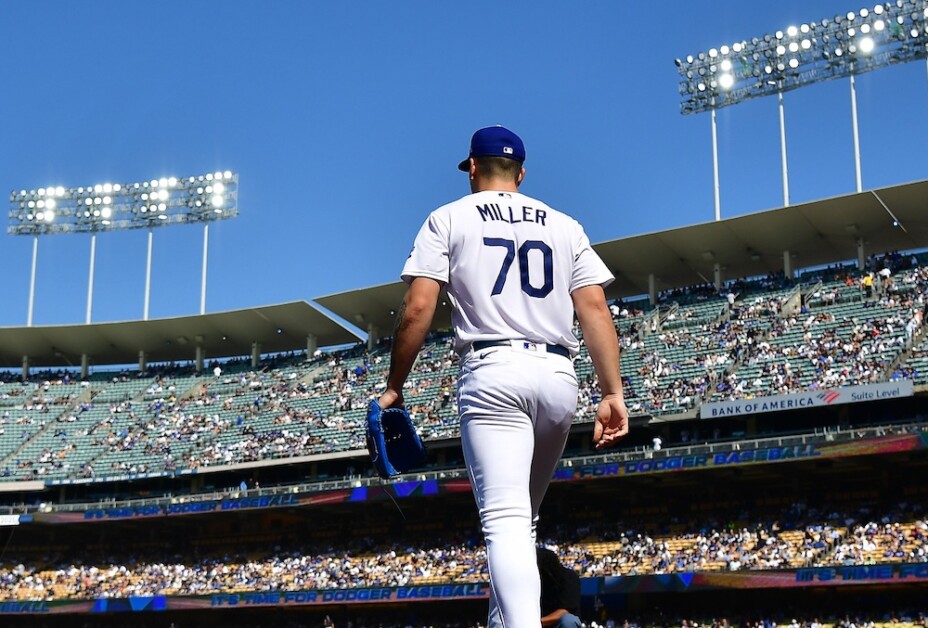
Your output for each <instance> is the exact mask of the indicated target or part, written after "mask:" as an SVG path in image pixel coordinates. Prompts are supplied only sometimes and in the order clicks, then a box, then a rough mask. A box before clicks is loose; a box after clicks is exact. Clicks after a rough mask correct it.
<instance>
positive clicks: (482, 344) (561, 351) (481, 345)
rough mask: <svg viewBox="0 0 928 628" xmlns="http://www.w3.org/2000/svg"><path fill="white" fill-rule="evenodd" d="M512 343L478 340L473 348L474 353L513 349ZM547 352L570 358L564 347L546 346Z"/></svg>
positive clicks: (510, 341) (508, 341)
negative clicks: (491, 348)
mask: <svg viewBox="0 0 928 628" xmlns="http://www.w3.org/2000/svg"><path fill="white" fill-rule="evenodd" d="M515 342H521V341H515ZM512 343H513V341H512V340H478V341H476V342H475V343H473V344H472V345H471V346H472V347H473V349H474V351H480V350H481V349H489V348H490V347H511V346H512ZM526 343H528V344H533V345H535V344H541V343H540V342H531V343H529V342H528V341H526ZM545 351H547V352H548V353H554V354H557V355H562V356H564V357H565V358H570V351H569V350H568V349H567V347H562V346H561V345H545Z"/></svg>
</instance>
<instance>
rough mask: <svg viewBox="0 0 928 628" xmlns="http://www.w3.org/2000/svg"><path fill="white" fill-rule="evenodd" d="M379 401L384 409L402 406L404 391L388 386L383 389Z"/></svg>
mask: <svg viewBox="0 0 928 628" xmlns="http://www.w3.org/2000/svg"><path fill="white" fill-rule="evenodd" d="M377 403H379V404H380V407H381V408H383V409H384V410H386V409H387V408H402V407H403V391H401V390H393V389H392V388H387V389H386V390H385V391H383V394H382V395H380V399H378V400H377Z"/></svg>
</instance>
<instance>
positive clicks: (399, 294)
mask: <svg viewBox="0 0 928 628" xmlns="http://www.w3.org/2000/svg"><path fill="white" fill-rule="evenodd" d="M858 241H862V242H863V249H864V252H865V254H866V255H870V254H873V253H885V252H887V251H904V250H912V249H920V248H928V181H919V182H915V183H907V184H903V185H897V186H893V187H888V188H882V189H876V190H872V191H866V192H860V193H855V194H849V195H846V196H838V197H834V198H830V199H825V200H820V201H813V202H810V203H802V204H799V205H792V206H789V207H784V208H781V209H772V210H768V211H762V212H757V213H754V214H749V215H746V216H739V217H735V218H727V219H725V220H719V221H713V222H706V223H701V224H696V225H692V226H689V227H680V228H678V229H670V230H667V231H661V232H657V233H649V234H644V235H639V236H633V237H629V238H621V239H618V240H611V241H609V242H601V243H599V244H596V245H594V247H593V248H594V249H596V251H597V252H598V253H599V255H600V256H601V257H602V258H603V260H604V261H605V262H606V264H607V265H608V266H609V268H610V269H611V270H612V272H613V273H615V275H616V281H615V282H614V283H613V284H612V285H611V286H610V287H609V290H608V296H609V298H616V297H623V298H624V297H632V296H638V295H644V294H648V292H649V281H650V276H651V275H653V276H654V285H655V288H656V290H658V291H660V290H666V289H670V288H680V287H684V286H692V285H695V284H701V283H707V282H712V281H713V280H714V274H715V265H716V264H718V265H719V267H720V270H721V274H722V278H723V280H727V279H736V278H740V277H757V276H762V275H766V274H768V273H770V272H773V271H779V270H783V268H784V253H785V252H788V254H789V257H790V261H791V267H792V268H793V269H797V268H810V267H815V266H821V265H826V264H834V263H836V262H840V261H846V260H853V259H857V243H858ZM405 291H406V286H405V284H403V282H400V281H397V282H395V283H391V284H385V285H380V286H374V287H371V288H363V289H359V290H352V291H350V292H343V293H341V294H333V295H329V296H325V297H320V298H318V299H316V302H317V303H319V304H320V305H322V306H323V307H325V308H327V309H328V310H330V311H331V312H333V313H335V314H336V315H338V316H340V317H342V318H344V319H345V320H347V321H349V322H351V323H352V324H355V325H357V326H358V327H360V328H362V329H364V330H365V331H367V330H368V329H370V326H373V327H374V329H376V330H377V335H379V336H384V335H389V334H390V333H391V332H392V328H393V320H394V311H395V310H396V309H397V308H398V307H399V304H400V303H401V302H402V300H403V295H404V294H405ZM442 301H443V305H442V307H440V308H439V311H438V312H437V313H436V315H435V319H434V321H433V324H432V328H433V329H447V328H449V327H450V324H451V312H450V308H449V307H448V306H447V304H446V303H445V301H446V300H445V299H444V298H443V299H442Z"/></svg>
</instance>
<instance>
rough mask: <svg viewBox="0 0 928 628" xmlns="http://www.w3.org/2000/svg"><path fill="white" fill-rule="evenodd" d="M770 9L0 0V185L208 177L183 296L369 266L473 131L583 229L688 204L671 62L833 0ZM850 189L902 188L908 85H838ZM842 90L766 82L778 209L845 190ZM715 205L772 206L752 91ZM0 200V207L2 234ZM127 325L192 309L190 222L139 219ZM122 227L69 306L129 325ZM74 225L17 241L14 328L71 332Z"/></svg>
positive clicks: (763, 5) (5, 250) (337, 281)
mask: <svg viewBox="0 0 928 628" xmlns="http://www.w3.org/2000/svg"><path fill="white" fill-rule="evenodd" d="M861 6H864V5H862V4H860V3H859V0H849V1H848V0H814V1H813V0H801V1H800V0H781V1H779V2H744V0H714V1H712V2H686V3H684V2H678V1H676V0H667V1H666V2H663V3H632V2H619V1H618V0H615V1H605V0H600V1H587V2H565V1H561V2H551V1H532V2H515V1H510V2H484V1H480V0H477V1H472V2H466V3H450V2H434V1H425V0H422V1H415V2H402V1H397V2H374V1H369V2H358V1H345V2H310V1H305V2H297V1H290V2H258V1H254V2H242V1H236V0H225V1H222V2H213V1H199V0H198V1H196V2H193V1H190V0H186V1H183V2H176V1H160V0H159V1H158V2H155V1H150V2H117V1H112V2H102V1H88V2H70V1H68V2H65V1H58V2H42V1H35V2H16V3H14V2H7V3H4V4H3V6H2V8H0V21H2V24H3V25H4V34H3V37H2V38H0V76H2V81H0V84H2V92H3V98H2V100H0V112H2V115H0V124H2V125H3V129H2V135H0V137H2V141H0V189H2V190H3V191H4V193H6V192H8V191H9V190H11V189H14V188H15V189H20V188H37V187H41V186H47V185H63V186H65V187H69V186H78V185H86V184H88V183H91V184H92V183H103V182H107V181H110V182H132V181H141V180H145V179H151V178H158V177H164V176H172V175H173V176H188V175H191V174H201V173H205V172H210V171H215V170H226V169H231V170H234V171H236V172H238V173H239V175H240V194H239V211H240V215H239V217H238V218H236V219H234V220H231V221H227V222H225V223H221V224H218V225H216V226H215V227H214V228H213V229H211V231H210V249H209V261H210V267H209V289H208V296H207V311H220V310H227V309H235V308H242V307H249V306H256V305H266V304H271V303H279V302H284V301H291V300H299V299H304V300H312V299H313V298H314V297H318V296H322V295H327V294H332V293H337V292H343V291H347V290H352V289H356V288H362V287H366V286H370V285H375V284H381V283H386V282H391V281H395V280H396V279H397V278H398V274H399V271H400V268H401V266H402V263H403V260H404V259H405V257H406V254H407V253H408V250H409V247H410V245H411V243H412V240H413V237H414V236H415V233H416V231H417V229H418V228H419V225H420V224H421V222H422V220H423V219H424V217H425V216H426V214H427V213H428V212H429V211H430V210H431V209H433V208H434V207H436V206H438V205H440V204H443V203H445V202H447V201H449V200H451V199H453V198H457V197H459V196H461V195H463V194H465V193H466V192H467V181H466V178H465V177H464V175H462V174H461V173H459V172H458V171H457V170H456V169H455V164H456V163H457V162H458V161H459V160H460V159H462V158H463V157H465V156H466V153H467V147H468V142H469V139H470V135H471V133H472V132H473V131H474V129H476V128H478V127H481V126H487V125H491V124H503V125H505V126H508V127H510V128H511V129H513V130H515V131H516V132H517V133H519V134H520V135H521V136H522V137H523V139H524V140H525V144H526V149H527V154H528V158H527V161H526V169H527V171H528V175H527V178H526V181H525V184H524V186H523V191H524V192H526V193H527V194H530V195H533V196H538V197H540V198H542V199H544V200H546V201H547V202H548V203H549V204H551V205H553V206H555V207H557V208H559V209H562V210H564V211H566V212H568V213H570V214H572V215H574V216H575V217H576V218H578V219H579V220H580V221H581V222H582V223H583V224H584V225H585V227H586V229H587V232H588V234H589V236H590V238H591V240H592V241H593V242H601V241H604V240H612V239H615V238H621V237H625V236H630V235H636V234H640V233H645V232H651V231H657V230H662V229H666V228H671V227H678V226H682V225H688V224H693V223H696V222H702V221H706V220H711V219H712V217H713V194H712V168H711V143H710V137H711V136H710V121H709V117H708V114H702V115H696V116H682V115H680V113H679V96H678V92H677V84H678V75H677V71H676V67H675V65H674V63H673V60H674V58H675V57H683V56H685V55H687V54H690V53H693V54H695V53H697V52H699V51H701V50H707V49H708V48H711V47H714V46H719V45H721V44H726V43H728V44H730V43H732V42H734V41H736V40H742V39H750V38H751V37H753V36H761V35H763V34H765V33H772V32H774V31H776V30H778V29H783V30H785V28H786V27H787V26H789V25H791V24H799V23H802V22H809V21H813V20H815V21H818V20H821V19H822V18H832V17H833V16H834V15H836V14H839V13H841V14H843V13H846V12H847V11H849V10H854V11H857V10H858V9H859V8H860V7H861ZM857 88H858V103H859V116H860V135H861V149H862V156H863V159H862V161H863V183H864V188H865V189H866V188H875V187H882V186H886V185H893V184H897V183H903V182H908V181H914V180H921V179H925V178H928V151H926V150H925V146H926V145H928V115H926V113H928V75H926V67H925V64H924V62H915V63H911V64H907V65H904V66H898V67H893V68H889V69H885V70H880V71H878V72H873V73H870V74H867V75H864V76H861V77H860V78H859V79H858V82H857ZM850 120H851V113H850V101H849V87H848V82H847V81H846V80H839V81H832V82H830V83H825V84H821V85H815V86H812V87H809V88H806V89H802V90H798V91H795V92H791V93H789V94H787V95H786V127H787V139H788V150H789V155H790V162H789V163H790V171H791V176H790V188H791V197H792V201H793V202H794V203H797V202H803V201H808V200H814V199H819V198H825V197H830V196H835V195H840V194H845V193H850V192H853V191H854V167H853V157H852V155H853V153H852V135H851V121H850ZM718 121H719V141H720V160H721V187H722V216H723V217H730V216H735V215H741V214H746V213H751V212H755V211H760V210H764V209H770V208H775V207H779V206H781V205H782V192H781V180H780V162H779V136H778V133H779V130H778V129H779V127H778V118H777V108H776V101H775V99H772V98H766V99H758V100H753V101H750V102H747V103H744V104H742V105H739V106H736V107H732V108H728V109H724V110H722V111H720V112H719V116H718ZM7 208H8V205H5V206H4V211H3V216H4V219H3V226H4V229H3V231H4V234H5V231H6V228H5V227H6V222H7V221H6V215H7ZM154 242H155V244H154V264H153V277H152V282H153V285H152V303H151V315H152V317H164V316H178V315H186V314H193V313H196V312H198V310H199V302H200V298H199V295H200V262H201V255H202V249H201V245H202V229H201V228H200V227H194V226H190V227H188V226H176V227H168V228H164V229H160V230H156V231H155V239H154ZM145 246H146V232H145V231H133V232H119V233H107V234H102V235H100V236H99V237H98V240H97V268H96V279H95V290H94V313H93V320H94V321H95V322H100V321H115V320H128V319H138V318H141V317H142V311H143V294H144V276H145ZM31 248H32V240H31V238H28V237H22V236H19V237H13V236H9V235H4V236H3V238H2V240H0V265H2V269H3V291H2V293H0V325H2V326H17V325H24V324H25V322H26V313H27V302H28V290H29V267H30V256H31ZM89 251H90V237H89V236H88V235H55V236H49V237H43V238H40V242H39V255H38V260H39V264H38V275H37V281H36V284H37V285H36V301H35V315H34V322H35V324H37V325H44V324H60V323H81V322H83V320H84V313H85V308H86V296H87V279H88V265H89Z"/></svg>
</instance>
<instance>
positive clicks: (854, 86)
mask: <svg viewBox="0 0 928 628" xmlns="http://www.w3.org/2000/svg"><path fill="white" fill-rule="evenodd" d="M851 127H852V128H853V131H854V174H855V176H856V181H857V191H858V192H861V191H863V189H864V188H863V181H862V179H861V176H860V136H859V135H858V133H857V83H856V81H855V80H854V64H853V63H852V64H851Z"/></svg>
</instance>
